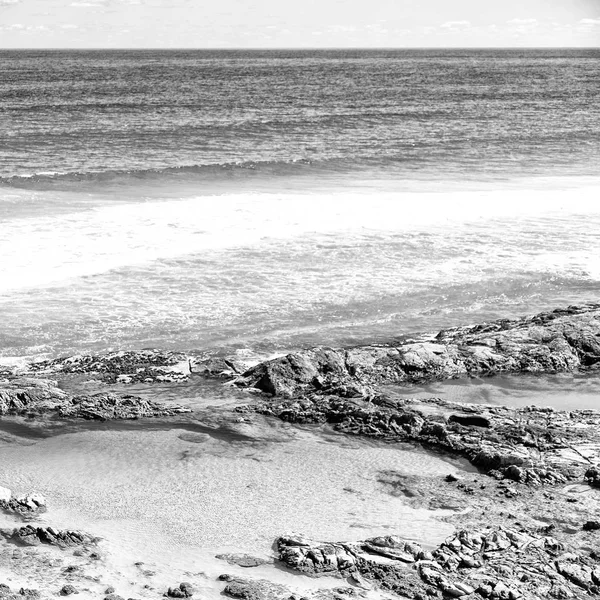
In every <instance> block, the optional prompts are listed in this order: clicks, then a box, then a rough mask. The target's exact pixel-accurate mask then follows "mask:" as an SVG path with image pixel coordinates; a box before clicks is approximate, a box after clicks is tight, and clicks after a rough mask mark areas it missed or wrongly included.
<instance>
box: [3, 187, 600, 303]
mask: <svg viewBox="0 0 600 600" xmlns="http://www.w3.org/2000/svg"><path fill="white" fill-rule="evenodd" d="M599 192H600V186H598V187H595V186H587V187H582V188H579V189H552V190H539V189H538V190H535V189H521V190H519V189H507V190H495V191H489V190H488V191H465V192H459V191H452V192H448V193H432V192H424V193H417V192H399V191H395V192H380V193H375V192H363V193H357V192H343V191H340V192H336V193H328V194H325V193H311V194H300V193H279V194H277V193H270V194H267V193H260V194H259V193H256V194H251V193H247V194H227V195H220V196H198V197H191V198H184V199H180V200H163V201H160V200H159V201H156V200H154V201H151V202H145V203H128V204H124V205H115V204H114V202H111V203H109V204H108V205H106V206H100V207H95V208H92V209H91V210H84V211H80V212H73V213H69V214H59V215H54V216H51V215H49V216H45V217H41V218H40V217H35V218H33V217H31V218H23V217H21V218H16V219H6V220H5V221H4V222H3V223H0V256H2V263H1V264H0V292H6V291H9V290H16V289H23V288H31V287H36V286H45V285H48V284H52V283H55V282H61V281H65V280H68V279H70V278H75V277H81V276H85V275H92V274H96V273H102V272H106V271H109V270H111V269H116V268H119V267H124V266H128V265H139V264H143V263H147V262H151V261H154V260H157V259H161V258H173V257H179V256H185V255H190V254H197V253H201V252H203V251H207V250H213V249H223V248H228V247H251V246H253V245H256V244H260V243H262V242H265V241H268V240H288V239H292V238H294V237H298V236H307V235H311V234H324V233H325V234H327V233H339V232H356V231H359V232H360V231H362V232H365V231H385V232H394V231H398V232H406V231H415V232H418V231H431V230H432V229H435V228H441V229H448V228H452V227H456V226H464V225H466V224H469V223H478V222H489V221H492V220H494V219H513V220H518V219H522V218H527V217H532V216H535V217H539V216H543V215H564V216H565V217H567V216H569V215H573V214H590V215H591V214H594V215H598V214H600V204H599V203H598V202H597V198H598V193H599ZM589 270H590V272H593V273H597V272H598V265H597V264H595V265H592V267H591V268H590V269H589Z"/></svg>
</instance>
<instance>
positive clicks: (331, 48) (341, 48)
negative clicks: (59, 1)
mask: <svg viewBox="0 0 600 600" xmlns="http://www.w3.org/2000/svg"><path fill="white" fill-rule="evenodd" d="M7 50H57V51H63V50H64V51H72V50H90V51H98V50H104V51H106V50H117V51H119V50H139V51H175V52H177V51H194V50H197V51H230V52H240V51H244V52H248V51H258V52H264V51H282V50H283V51H290V50H293V51H312V52H314V51H317V50H321V51H347V50H361V51H365V50H375V51H378V50H387V51H390V50H600V45H598V46H325V47H324V46H278V47H269V46H267V47H247V46H246V47H244V46H239V47H220V46H219V47H210V46H208V47H187V46H181V47H175V46H173V47H135V46H114V47H113V46H111V47H103V46H94V47H89V48H83V47H77V46H65V47H40V48H36V47H32V46H23V47H10V48H5V47H0V52H2V51H7Z"/></svg>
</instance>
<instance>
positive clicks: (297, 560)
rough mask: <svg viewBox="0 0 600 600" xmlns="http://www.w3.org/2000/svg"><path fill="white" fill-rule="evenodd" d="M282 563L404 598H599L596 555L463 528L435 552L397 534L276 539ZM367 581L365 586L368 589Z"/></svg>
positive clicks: (508, 532) (504, 531)
mask: <svg viewBox="0 0 600 600" xmlns="http://www.w3.org/2000/svg"><path fill="white" fill-rule="evenodd" d="M277 548H278V550H279V558H280V560H281V561H282V562H283V563H285V564H286V565H287V566H288V567H290V568H292V569H295V570H298V571H301V572H303V573H307V574H311V575H314V574H322V573H328V574H339V575H341V576H343V577H349V578H350V580H351V581H353V583H355V585H358V586H359V587H368V584H369V582H373V583H375V584H376V585H377V586H378V587H381V588H382V589H384V590H387V591H390V592H393V593H395V594H398V595H400V596H402V597H406V598H414V599H419V600H424V599H425V598H429V597H439V595H440V594H441V595H442V596H443V597H444V598H461V597H465V598H498V599H503V600H516V599H517V598H522V599H523V600H527V599H534V598H536V599H537V598H540V599H541V598H582V597H588V596H590V595H597V594H598V593H600V587H599V586H600V564H599V563H598V560H597V558H598V557H597V556H595V555H594V557H591V556H590V555H589V554H588V555H583V554H578V553H575V552H572V551H569V550H568V549H566V548H565V547H564V546H563V545H562V544H561V543H560V542H558V541H557V540H556V539H554V538H552V537H550V536H543V535H536V534H534V533H531V532H527V531H524V530H518V529H511V528H505V527H489V528H482V529H480V530H460V531H458V532H456V534H454V535H453V536H451V537H450V538H449V539H448V540H446V542H444V543H443V544H442V545H440V546H439V547H438V548H436V549H435V550H434V551H433V552H428V551H424V550H423V549H422V548H421V547H420V546H419V545H418V544H416V543H414V542H408V541H405V540H402V539H401V538H398V537H395V536H386V537H378V538H372V539H369V540H366V541H364V542H351V543H319V542H314V541H311V540H307V539H304V538H301V537H298V536H291V537H290V536H287V537H281V538H279V539H278V540H277ZM365 584H366V585H365Z"/></svg>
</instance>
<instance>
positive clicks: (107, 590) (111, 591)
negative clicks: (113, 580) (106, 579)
mask: <svg viewBox="0 0 600 600" xmlns="http://www.w3.org/2000/svg"><path fill="white" fill-rule="evenodd" d="M115 592H116V590H115V588H114V587H113V586H112V585H109V586H108V587H107V588H106V589H105V590H104V593H105V594H114V593H115Z"/></svg>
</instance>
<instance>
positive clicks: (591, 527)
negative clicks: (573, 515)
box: [582, 521, 600, 531]
mask: <svg viewBox="0 0 600 600" xmlns="http://www.w3.org/2000/svg"><path fill="white" fill-rule="evenodd" d="M582 529H583V531H598V529H600V521H586V522H585V523H584V524H583V527H582Z"/></svg>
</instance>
